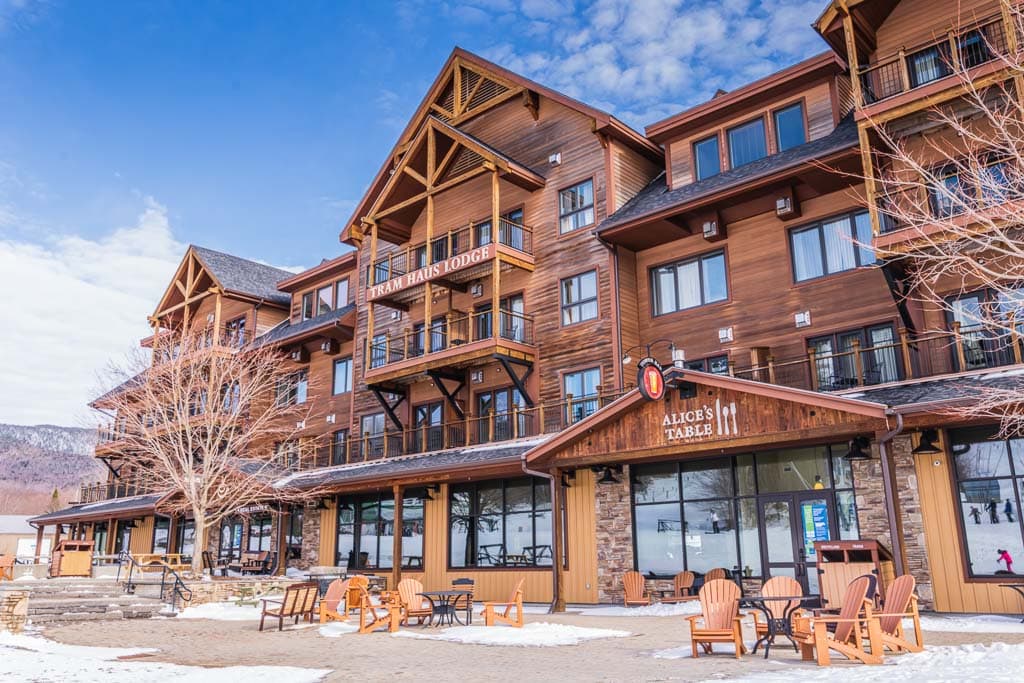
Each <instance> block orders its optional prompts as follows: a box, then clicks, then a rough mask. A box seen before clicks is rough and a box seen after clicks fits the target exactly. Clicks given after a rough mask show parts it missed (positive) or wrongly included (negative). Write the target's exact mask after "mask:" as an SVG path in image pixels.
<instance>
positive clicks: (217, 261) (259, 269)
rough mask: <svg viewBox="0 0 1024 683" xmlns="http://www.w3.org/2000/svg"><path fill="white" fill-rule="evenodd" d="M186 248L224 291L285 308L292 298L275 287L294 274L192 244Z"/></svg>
mask: <svg viewBox="0 0 1024 683" xmlns="http://www.w3.org/2000/svg"><path fill="white" fill-rule="evenodd" d="M189 248H190V249H192V250H193V251H194V252H195V254H196V256H197V257H198V258H199V261H200V262H201V263H202V264H203V265H204V266H205V267H206V269H207V270H208V271H209V272H210V275H212V276H213V277H214V278H215V279H216V280H217V282H219V283H220V285H221V287H223V288H224V291H226V292H233V293H235V294H243V295H245V296H250V297H253V298H256V299H263V300H265V301H269V302H272V303H276V304H281V305H284V306H288V305H289V304H290V303H291V296H290V295H289V294H288V293H286V292H282V291H281V290H279V289H278V288H277V283H278V282H281V281H282V280H285V279H288V278H290V277H292V276H293V275H295V273H291V272H289V271H287V270H282V269H281V268H275V267H274V266H268V265H267V264H265V263H258V262H256V261H250V260H249V259H244V258H242V257H240V256H233V255H231V254H225V253H224V252H221V251H214V250H213V249H207V248H205V247H198V246H196V245H194V244H193V245H192V246H191V247H189Z"/></svg>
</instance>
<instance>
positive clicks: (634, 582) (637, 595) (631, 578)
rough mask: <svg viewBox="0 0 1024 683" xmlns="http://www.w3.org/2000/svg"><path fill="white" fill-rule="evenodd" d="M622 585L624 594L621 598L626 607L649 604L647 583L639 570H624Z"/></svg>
mask: <svg viewBox="0 0 1024 683" xmlns="http://www.w3.org/2000/svg"><path fill="white" fill-rule="evenodd" d="M622 587H623V588H624V589H625V595H624V596H623V598H622V601H623V603H625V605H626V607H633V606H636V605H649V604H651V596H650V595H648V594H647V584H646V583H645V582H644V576H643V574H641V573H640V572H626V573H625V574H623V575H622Z"/></svg>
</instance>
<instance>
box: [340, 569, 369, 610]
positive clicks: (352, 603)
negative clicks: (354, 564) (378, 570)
mask: <svg viewBox="0 0 1024 683" xmlns="http://www.w3.org/2000/svg"><path fill="white" fill-rule="evenodd" d="M347 583H348V590H347V591H345V609H346V610H347V611H349V612H351V611H352V610H354V609H356V608H357V607H359V590H360V589H363V590H366V591H369V589H370V580H369V579H368V578H366V577H365V576H363V575H362V574H357V575H356V576H350V577H349V578H348V581H347Z"/></svg>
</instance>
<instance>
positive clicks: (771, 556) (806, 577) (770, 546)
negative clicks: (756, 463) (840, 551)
mask: <svg viewBox="0 0 1024 683" xmlns="http://www.w3.org/2000/svg"><path fill="white" fill-rule="evenodd" d="M757 505H758V516H759V522H760V526H761V562H762V567H764V574H765V578H766V579H767V578H768V577H771V576H792V577H793V578H795V579H796V580H797V581H799V582H800V585H801V586H803V589H804V594H805V595H809V594H817V593H818V592H819V585H818V571H817V560H818V558H817V555H816V554H815V552H814V542H815V541H829V540H831V539H833V538H835V537H836V535H837V531H836V523H835V506H834V502H833V500H832V494H831V492H829V493H828V494H827V495H826V493H825V492H824V491H811V492H802V493H793V494H784V495H778V496H762V497H760V498H758V503H757Z"/></svg>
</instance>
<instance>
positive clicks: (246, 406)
mask: <svg viewBox="0 0 1024 683" xmlns="http://www.w3.org/2000/svg"><path fill="white" fill-rule="evenodd" d="M153 339H154V342H153V351H152V359H149V358H146V354H145V353H139V354H138V355H137V357H135V358H132V359H130V360H129V361H128V362H127V363H126V364H125V365H123V366H118V367H112V368H111V369H110V370H109V371H108V373H107V375H108V378H109V379H110V380H113V381H112V382H111V384H113V383H115V382H116V384H117V388H116V389H114V390H112V391H111V392H108V394H106V395H105V396H103V397H101V399H99V400H98V401H97V402H96V405H97V407H98V408H99V409H100V410H102V411H103V412H105V413H106V414H107V415H108V417H109V418H111V419H112V420H113V422H112V424H111V434H110V435H109V438H110V439H111V440H112V441H113V442H114V444H115V446H116V449H117V452H118V453H119V454H120V455H121V456H122V457H123V461H122V462H123V469H122V475H121V476H122V477H129V478H130V479H131V480H132V482H133V484H134V485H135V486H137V487H138V488H139V489H140V490H146V491H151V492H159V493H167V494H169V496H168V497H167V498H166V499H165V500H164V502H162V503H161V508H160V511H161V512H163V513H166V514H172V515H185V514H188V515H191V517H192V519H193V520H194V521H195V532H196V537H195V553H194V556H193V561H192V569H193V572H195V573H199V572H201V571H202V553H201V551H202V550H203V549H205V548H206V547H207V539H208V537H209V531H210V529H212V528H214V527H215V526H216V525H217V524H218V523H219V522H220V521H221V520H222V519H224V518H225V517H227V516H230V515H232V514H234V513H235V512H236V511H237V510H238V509H239V508H244V507H246V506H249V505H253V504H258V503H270V504H275V503H277V504H280V503H285V502H296V501H299V500H301V499H304V498H307V497H309V496H314V495H317V492H315V491H307V492H305V493H302V494H300V493H299V492H297V491H294V490H288V489H284V488H278V487H275V486H274V485H273V482H274V481H276V480H278V479H279V478H280V477H281V476H282V475H283V474H284V473H286V472H287V471H289V470H291V469H294V468H295V467H296V466H297V464H298V462H297V461H298V458H299V456H300V453H299V450H298V444H299V441H298V438H297V437H298V433H299V431H300V430H301V428H302V426H303V425H304V423H305V420H306V418H307V417H308V410H309V408H308V405H309V404H308V403H307V402H306V401H305V394H306V393H307V392H308V391H309V385H308V378H305V377H304V376H300V375H299V374H298V373H297V372H296V370H297V368H295V367H294V366H292V364H291V363H290V362H289V361H288V360H287V359H286V357H285V356H284V354H283V353H281V352H280V351H279V350H278V349H275V348H273V347H271V346H258V345H256V346H254V345H248V346H244V347H242V348H238V345H237V344H232V343H230V342H231V340H230V339H229V340H224V339H218V338H217V337H216V331H215V330H212V329H210V328H205V329H203V328H196V329H191V330H177V331H175V330H164V331H161V332H160V333H158V334H157V335H155V336H154V338H153Z"/></svg>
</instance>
